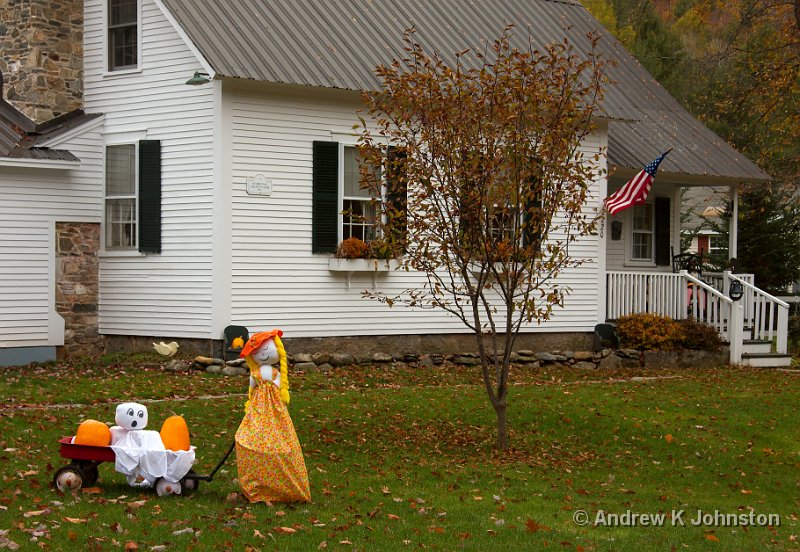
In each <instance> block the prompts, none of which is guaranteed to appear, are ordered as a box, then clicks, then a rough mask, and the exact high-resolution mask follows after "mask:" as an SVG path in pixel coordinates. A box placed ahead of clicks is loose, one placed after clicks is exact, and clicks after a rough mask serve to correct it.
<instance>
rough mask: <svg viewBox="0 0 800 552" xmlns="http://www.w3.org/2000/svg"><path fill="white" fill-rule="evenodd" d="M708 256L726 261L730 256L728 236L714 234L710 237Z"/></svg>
mask: <svg viewBox="0 0 800 552" xmlns="http://www.w3.org/2000/svg"><path fill="white" fill-rule="evenodd" d="M708 256H709V257H710V258H711V260H712V261H717V262H719V261H724V260H726V259H727V258H728V240H727V237H726V236H720V235H719V234H716V235H714V234H712V235H710V236H709V237H708Z"/></svg>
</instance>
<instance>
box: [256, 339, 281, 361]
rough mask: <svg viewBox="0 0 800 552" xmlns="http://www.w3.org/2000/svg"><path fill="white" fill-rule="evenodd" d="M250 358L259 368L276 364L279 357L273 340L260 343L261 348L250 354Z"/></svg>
mask: <svg viewBox="0 0 800 552" xmlns="http://www.w3.org/2000/svg"><path fill="white" fill-rule="evenodd" d="M252 356H253V360H255V361H256V362H257V363H258V364H259V366H264V365H265V364H268V365H273V364H277V362H278V360H279V357H278V348H277V347H276V346H275V340H273V339H268V340H267V341H265V342H264V343H262V344H261V347H259V348H258V349H256V350H255V351H253V352H252Z"/></svg>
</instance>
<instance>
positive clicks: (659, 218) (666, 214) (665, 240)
mask: <svg viewBox="0 0 800 552" xmlns="http://www.w3.org/2000/svg"><path fill="white" fill-rule="evenodd" d="M655 209H656V264H657V265H659V266H662V265H669V264H670V255H669V250H670V245H671V242H672V240H671V239H670V235H669V226H670V216H671V215H670V201H669V198H668V197H657V198H656V205H655Z"/></svg>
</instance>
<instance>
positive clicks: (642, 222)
mask: <svg viewBox="0 0 800 552" xmlns="http://www.w3.org/2000/svg"><path fill="white" fill-rule="evenodd" d="M633 229H634V230H652V229H653V206H652V205H651V204H649V203H648V204H645V205H635V206H634V207H633Z"/></svg>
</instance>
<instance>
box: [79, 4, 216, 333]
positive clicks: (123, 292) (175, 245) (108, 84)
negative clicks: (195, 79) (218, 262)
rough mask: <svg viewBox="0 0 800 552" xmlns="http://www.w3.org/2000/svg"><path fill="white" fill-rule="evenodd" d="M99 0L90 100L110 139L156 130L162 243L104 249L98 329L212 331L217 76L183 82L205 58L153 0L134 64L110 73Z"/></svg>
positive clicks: (92, 22)
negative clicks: (148, 249) (142, 249)
mask: <svg viewBox="0 0 800 552" xmlns="http://www.w3.org/2000/svg"><path fill="white" fill-rule="evenodd" d="M104 1H105V0H87V1H86V2H85V34H84V55H85V74H84V76H85V105H86V110H87V111H88V112H102V113H105V114H106V115H105V126H104V133H105V135H106V139H107V140H109V141H111V140H113V139H114V136H115V135H117V136H119V135H124V134H125V133H145V134H146V137H147V139H148V140H161V148H162V227H161V236H162V252H161V253H160V254H148V255H140V254H138V253H135V254H128V255H119V254H106V255H103V257H102V258H101V263H100V298H99V301H100V305H99V325H100V333H102V334H112V335H147V336H175V337H197V338H218V337H219V336H220V330H219V328H215V327H212V326H213V324H212V322H211V313H212V303H213V299H212V297H213V293H212V264H213V263H212V260H213V249H212V235H213V234H214V231H215V230H214V216H215V215H214V204H213V197H214V196H213V193H214V161H213V137H214V131H213V129H214V108H215V99H214V98H215V96H214V92H213V90H214V87H215V86H216V84H215V83H209V84H206V85H202V86H188V85H186V84H185V82H186V80H187V79H188V78H189V77H191V76H192V75H193V74H194V71H197V70H203V69H202V66H201V65H200V63H199V61H198V59H197V58H196V57H195V56H194V54H193V53H192V52H191V51H190V50H189V48H188V47H187V45H186V43H185V42H184V41H183V39H182V38H181V37H180V36H179V35H178V33H177V32H176V30H175V28H174V27H173V26H172V25H171V24H170V22H169V21H168V20H167V19H166V17H165V16H164V14H163V12H162V11H161V10H160V8H159V7H158V6H157V5H156V3H155V2H154V0H140V2H141V5H142V17H141V21H142V29H141V31H142V32H141V36H142V45H141V59H140V63H139V67H140V71H138V72H133V73H130V72H127V73H125V74H119V75H114V74H107V73H106V71H105V67H104V56H103V48H104V44H105V42H104V36H103V33H104V25H103V13H104V12H103V4H104ZM217 84H218V83H217ZM217 231H220V232H223V231H227V230H225V229H217ZM220 277H222V278H225V277H227V275H221V276H220Z"/></svg>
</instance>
